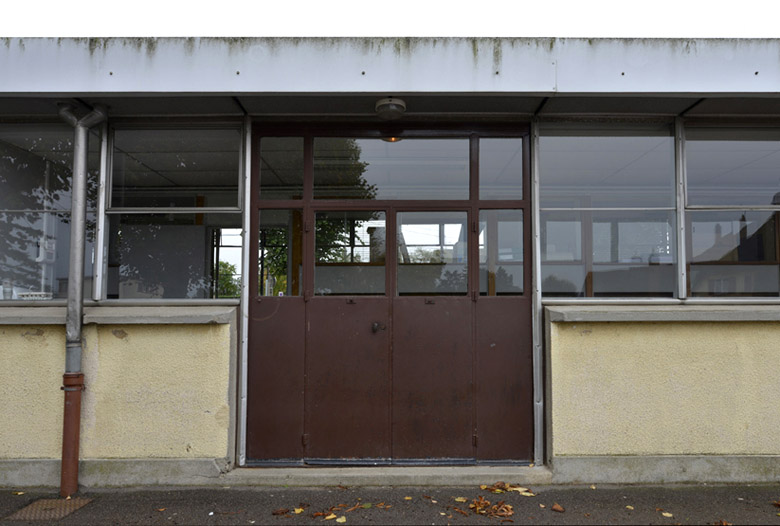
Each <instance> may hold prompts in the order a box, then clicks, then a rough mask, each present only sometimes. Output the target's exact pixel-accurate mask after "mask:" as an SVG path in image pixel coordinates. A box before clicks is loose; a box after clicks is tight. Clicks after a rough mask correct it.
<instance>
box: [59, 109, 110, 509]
mask: <svg viewBox="0 0 780 526" xmlns="http://www.w3.org/2000/svg"><path fill="white" fill-rule="evenodd" d="M59 114H60V117H61V118H62V119H63V120H64V121H65V122H67V123H68V124H70V125H71V126H73V127H74V137H73V175H72V180H73V184H72V187H71V216H70V259H69V263H70V266H69V269H68V310H67V315H66V318H65V332H66V338H67V340H66V344H65V374H64V375H63V378H62V390H63V391H64V392H65V410H64V412H63V419H62V420H63V422H62V469H61V473H60V495H61V496H62V497H70V496H71V495H73V494H74V493H76V492H77V491H78V489H79V438H80V437H79V433H80V427H81V392H82V391H83V390H84V375H83V374H82V373H81V351H82V343H81V326H82V322H83V309H84V301H83V300H84V247H85V238H86V234H85V225H86V220H87V154H88V151H89V143H88V141H89V129H90V128H91V127H92V126H95V125H96V124H98V123H100V122H102V121H103V120H105V119H106V111H105V109H103V108H102V107H95V109H93V110H92V111H91V112H90V113H88V114H87V115H85V116H84V117H82V118H80V119H78V118H76V116H75V115H74V113H73V107H72V106H71V105H69V104H65V105H61V106H60V111H59Z"/></svg>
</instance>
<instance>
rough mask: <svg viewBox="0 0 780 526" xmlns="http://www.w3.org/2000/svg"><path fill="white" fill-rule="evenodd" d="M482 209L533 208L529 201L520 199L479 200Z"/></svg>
mask: <svg viewBox="0 0 780 526" xmlns="http://www.w3.org/2000/svg"><path fill="white" fill-rule="evenodd" d="M479 208H480V209H481V210H523V209H526V208H531V205H530V204H529V203H528V202H527V201H520V200H501V201H484V200H481V201H479Z"/></svg>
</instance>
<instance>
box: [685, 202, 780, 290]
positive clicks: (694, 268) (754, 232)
mask: <svg viewBox="0 0 780 526" xmlns="http://www.w3.org/2000/svg"><path fill="white" fill-rule="evenodd" d="M688 221H689V222H690V227H689V229H688V231H689V239H690V247H691V249H690V254H689V256H688V257H689V263H690V273H689V280H690V290H691V295H692V296H777V295H778V294H780V279H779V273H780V267H779V266H778V259H779V258H778V242H777V233H778V231H780V229H778V224H779V223H778V221H780V217H779V216H778V213H776V212H758V211H730V210H729V211H719V212H688Z"/></svg>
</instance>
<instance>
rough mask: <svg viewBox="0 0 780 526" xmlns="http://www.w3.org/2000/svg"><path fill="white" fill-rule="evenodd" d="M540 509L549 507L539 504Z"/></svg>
mask: <svg viewBox="0 0 780 526" xmlns="http://www.w3.org/2000/svg"><path fill="white" fill-rule="evenodd" d="M539 507H540V508H546V507H547V506H545V505H544V504H539Z"/></svg>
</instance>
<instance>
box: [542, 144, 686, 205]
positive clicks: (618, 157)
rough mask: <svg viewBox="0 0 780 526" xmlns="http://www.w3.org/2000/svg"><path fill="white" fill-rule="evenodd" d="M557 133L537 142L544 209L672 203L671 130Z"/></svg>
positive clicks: (672, 162) (672, 160) (672, 148)
mask: <svg viewBox="0 0 780 526" xmlns="http://www.w3.org/2000/svg"><path fill="white" fill-rule="evenodd" d="M551 133H552V132H551ZM556 133H559V135H544V136H542V137H541V138H540V141H539V147H540V161H539V164H540V187H539V191H540V203H541V206H542V208H590V207H613V208H637V207H672V206H674V199H675V192H674V140H673V138H672V137H671V136H670V132H669V130H668V129H667V130H665V131H664V133H665V134H664V135H650V134H649V133H648V135H647V136H636V135H633V136H632V135H629V134H628V132H625V135H621V134H620V133H619V132H612V133H615V135H613V136H606V135H604V134H608V133H610V131H601V132H599V133H600V134H601V135H595V133H592V134H591V135H578V136H574V135H573V134H574V133H576V132H574V131H571V132H569V131H565V132H564V131H558V132H556ZM564 133H568V134H569V135H568V136H567V135H564ZM633 133H634V134H636V133H638V132H633Z"/></svg>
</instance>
